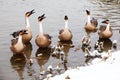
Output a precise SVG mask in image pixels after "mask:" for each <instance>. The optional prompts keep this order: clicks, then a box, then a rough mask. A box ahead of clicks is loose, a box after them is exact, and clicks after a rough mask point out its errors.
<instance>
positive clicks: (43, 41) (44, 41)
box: [35, 14, 51, 48]
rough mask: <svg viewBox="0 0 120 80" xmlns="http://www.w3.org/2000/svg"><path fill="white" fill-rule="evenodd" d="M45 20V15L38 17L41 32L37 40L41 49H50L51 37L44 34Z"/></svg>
mask: <svg viewBox="0 0 120 80" xmlns="http://www.w3.org/2000/svg"><path fill="white" fill-rule="evenodd" d="M43 19H45V14H43V15H42V16H39V17H38V22H39V29H40V32H39V34H38V35H37V37H36V39H35V43H36V45H37V46H38V47H40V48H46V47H49V45H50V44H51V36H50V35H49V34H44V33H43V26H42V20H43Z"/></svg>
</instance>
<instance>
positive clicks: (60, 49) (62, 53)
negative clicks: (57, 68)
mask: <svg viewBox="0 0 120 80" xmlns="http://www.w3.org/2000/svg"><path fill="white" fill-rule="evenodd" d="M72 47H74V46H73V45H72V41H69V42H67V43H63V42H60V41H58V44H57V46H56V47H55V49H54V52H55V53H54V52H53V54H54V55H57V56H55V57H57V58H59V59H61V61H62V63H63V65H64V69H65V70H67V62H68V61H67V57H68V53H69V50H70V48H72Z"/></svg>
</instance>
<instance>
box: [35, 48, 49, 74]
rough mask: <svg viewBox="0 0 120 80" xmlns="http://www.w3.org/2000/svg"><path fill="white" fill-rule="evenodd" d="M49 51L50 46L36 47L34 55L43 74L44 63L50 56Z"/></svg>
mask: <svg viewBox="0 0 120 80" xmlns="http://www.w3.org/2000/svg"><path fill="white" fill-rule="evenodd" d="M50 53H51V48H50V47H48V48H38V50H37V52H36V54H35V56H36V59H37V62H38V64H39V66H40V74H44V73H45V71H44V65H45V64H46V63H47V61H48V60H49V57H50Z"/></svg>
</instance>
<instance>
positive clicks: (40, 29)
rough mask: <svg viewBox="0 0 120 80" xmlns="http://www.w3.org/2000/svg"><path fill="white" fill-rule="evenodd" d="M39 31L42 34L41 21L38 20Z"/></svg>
mask: <svg viewBox="0 0 120 80" xmlns="http://www.w3.org/2000/svg"><path fill="white" fill-rule="evenodd" d="M39 31H40V33H42V34H43V26H42V22H39Z"/></svg>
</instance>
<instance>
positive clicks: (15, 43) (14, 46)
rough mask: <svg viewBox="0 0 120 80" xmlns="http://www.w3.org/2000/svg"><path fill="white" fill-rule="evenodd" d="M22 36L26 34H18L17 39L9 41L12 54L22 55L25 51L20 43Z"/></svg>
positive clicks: (21, 42)
mask: <svg viewBox="0 0 120 80" xmlns="http://www.w3.org/2000/svg"><path fill="white" fill-rule="evenodd" d="M23 34H27V33H26V32H19V36H18V39H13V40H11V47H10V49H11V51H12V52H13V53H23V51H24V49H25V45H24V43H23V41H22V35H23Z"/></svg>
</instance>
